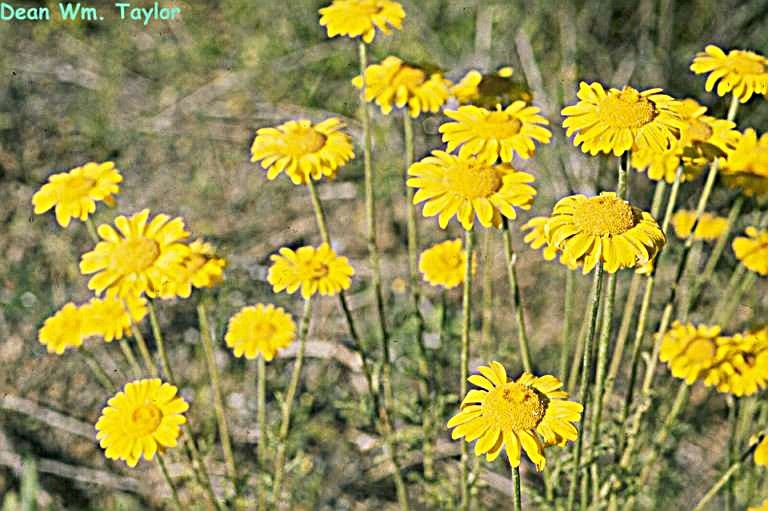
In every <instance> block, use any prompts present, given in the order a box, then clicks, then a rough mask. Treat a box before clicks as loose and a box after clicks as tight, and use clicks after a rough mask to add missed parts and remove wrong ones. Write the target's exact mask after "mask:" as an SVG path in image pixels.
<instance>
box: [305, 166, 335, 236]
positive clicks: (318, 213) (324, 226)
mask: <svg viewBox="0 0 768 511" xmlns="http://www.w3.org/2000/svg"><path fill="white" fill-rule="evenodd" d="M307 188H308V189H309V198H310V199H311V200H312V208H313V209H314V210H315V220H316V221H317V228H318V230H319V231H320V238H321V239H322V240H323V243H326V244H328V245H329V246H330V244H331V235H330V234H329V232H328V222H327V221H326V218H325V212H324V211H323V205H322V203H321V202H320V196H319V195H318V193H317V187H316V186H315V183H314V181H312V180H311V179H310V180H308V181H307Z"/></svg>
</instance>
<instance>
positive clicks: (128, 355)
mask: <svg viewBox="0 0 768 511" xmlns="http://www.w3.org/2000/svg"><path fill="white" fill-rule="evenodd" d="M118 344H119V345H120V351H122V352H123V357H125V360H126V362H128V365H129V366H131V372H133V376H134V377H135V378H139V377H141V366H140V365H139V362H138V361H137V360H136V356H135V355H134V354H133V350H132V349H131V345H130V344H128V339H124V340H122V341H119V342H118Z"/></svg>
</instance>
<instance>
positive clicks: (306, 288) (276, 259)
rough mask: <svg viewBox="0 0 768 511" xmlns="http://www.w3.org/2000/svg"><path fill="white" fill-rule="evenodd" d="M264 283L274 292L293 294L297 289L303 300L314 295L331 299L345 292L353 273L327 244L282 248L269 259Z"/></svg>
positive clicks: (342, 258) (350, 267) (347, 263)
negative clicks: (266, 281)
mask: <svg viewBox="0 0 768 511" xmlns="http://www.w3.org/2000/svg"><path fill="white" fill-rule="evenodd" d="M271 260H272V266H270V268H269V273H268V274H267V280H268V281H269V283H270V284H272V289H273V291H274V292H275V293H279V292H281V291H285V292H286V293H291V294H292V293H295V292H296V291H297V290H298V289H299V288H301V296H302V298H304V299H305V300H307V299H309V298H310V297H311V296H312V295H314V294H315V293H320V294H321V295H323V296H333V295H335V294H337V293H339V292H340V291H343V290H345V289H349V286H350V284H351V279H352V275H354V274H355V270H354V269H353V268H352V266H350V265H349V261H348V260H347V258H346V257H342V256H337V255H336V252H334V251H333V249H332V248H331V247H330V246H329V245H328V244H327V243H323V244H322V245H320V246H319V247H317V248H315V247H310V246H307V247H301V248H299V249H298V250H295V251H294V250H291V249H290V248H287V247H283V248H281V249H280V253H279V254H273V255H272V256H271Z"/></svg>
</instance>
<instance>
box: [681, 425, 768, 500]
mask: <svg viewBox="0 0 768 511" xmlns="http://www.w3.org/2000/svg"><path fill="white" fill-rule="evenodd" d="M762 437H763V435H761V437H760V438H759V439H758V441H757V442H756V443H755V444H753V445H752V446H751V447H750V448H749V449H747V450H746V451H744V452H743V453H742V454H741V456H740V457H739V459H738V460H736V461H735V462H733V463H732V464H731V466H730V467H728V470H726V471H725V472H724V473H723V475H722V476H721V477H720V479H718V480H717V481H716V482H715V484H713V485H712V487H711V488H710V489H709V491H707V493H705V494H704V496H703V497H702V498H701V500H699V502H698V503H697V504H696V507H694V508H693V510H692V511H702V510H703V509H704V508H705V506H706V505H707V504H709V501H710V500H712V499H713V498H714V497H715V495H717V492H719V491H720V489H721V488H722V487H723V486H725V485H726V483H728V481H730V480H731V477H733V475H734V474H735V473H736V472H738V471H739V469H741V467H742V466H743V465H744V461H746V460H747V458H749V457H750V456H751V455H752V453H753V452H754V451H755V449H757V446H758V445H759V444H760V441H762Z"/></svg>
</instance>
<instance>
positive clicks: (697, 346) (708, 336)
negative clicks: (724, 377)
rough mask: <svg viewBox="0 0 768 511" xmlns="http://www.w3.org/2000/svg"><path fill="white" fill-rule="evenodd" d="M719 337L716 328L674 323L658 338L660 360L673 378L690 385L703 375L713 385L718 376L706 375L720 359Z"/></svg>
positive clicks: (717, 328) (718, 331) (718, 329)
mask: <svg viewBox="0 0 768 511" xmlns="http://www.w3.org/2000/svg"><path fill="white" fill-rule="evenodd" d="M719 338H720V327H719V326H707V325H698V326H697V325H693V324H690V323H687V324H683V323H680V322H679V321H675V322H674V324H673V325H672V327H671V328H670V329H669V330H667V332H666V333H665V334H664V337H663V338H662V339H661V350H660V351H659V359H660V360H661V361H662V362H666V363H667V365H668V366H669V369H670V371H671V372H672V376H674V377H675V378H681V379H683V380H685V382H686V383H687V384H689V385H690V384H692V383H693V382H695V381H696V380H697V379H699V378H701V377H702V376H703V375H706V377H705V378H704V379H705V380H707V379H708V380H709V383H714V382H716V381H718V380H719V377H717V375H714V374H707V373H710V372H711V370H712V368H713V367H714V366H716V364H717V363H718V361H719V360H720V359H721V358H722V349H721V347H720V344H719V343H718V339H719Z"/></svg>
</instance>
